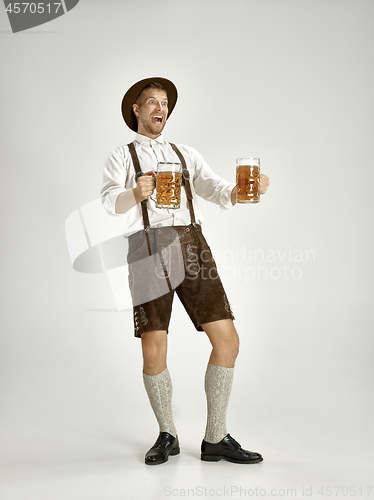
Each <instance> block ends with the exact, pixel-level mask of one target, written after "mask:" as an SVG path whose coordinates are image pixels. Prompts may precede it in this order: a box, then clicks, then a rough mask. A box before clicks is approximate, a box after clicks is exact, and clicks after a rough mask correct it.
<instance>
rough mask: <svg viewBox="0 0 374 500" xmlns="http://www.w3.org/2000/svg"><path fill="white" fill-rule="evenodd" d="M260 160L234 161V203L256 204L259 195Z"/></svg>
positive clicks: (239, 159) (238, 159)
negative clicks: (235, 191) (235, 190)
mask: <svg viewBox="0 0 374 500" xmlns="http://www.w3.org/2000/svg"><path fill="white" fill-rule="evenodd" d="M259 183H260V158H237V159H236V187H237V189H238V191H237V193H236V201H237V202H238V203H258V202H259V201H260V193H259V192H258V188H259Z"/></svg>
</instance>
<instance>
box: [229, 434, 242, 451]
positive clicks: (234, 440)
mask: <svg viewBox="0 0 374 500" xmlns="http://www.w3.org/2000/svg"><path fill="white" fill-rule="evenodd" d="M228 436H230V440H231V441H233V442H234V443H235V444H237V445H238V446H239V448H241V447H242V445H241V444H240V443H238V442H237V440H236V439H234V438H233V437H232V436H231V435H230V434H228Z"/></svg>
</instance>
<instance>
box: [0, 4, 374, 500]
mask: <svg viewBox="0 0 374 500" xmlns="http://www.w3.org/2000/svg"><path fill="white" fill-rule="evenodd" d="M373 15H374V4H373V2H371V1H363V0H358V1H344V0H340V1H338V0H336V1H334V0H327V1H321V0H317V1H313V2H312V1H306V0H280V1H275V0H265V1H260V0H254V1H251V0H247V1H237V0H234V1H233V2H227V3H226V2H213V1H197V0H196V1H194V0H193V1H187V2H180V1H174V2H171V1H165V0H161V1H160V2H158V3H157V4H155V3H154V2H151V1H149V0H145V1H143V2H142V6H141V9H140V8H139V6H138V4H137V3H136V2H125V1H123V2H122V1H115V0H105V1H104V0H103V1H99V0H81V1H80V2H79V4H78V5H77V6H76V7H75V8H74V9H73V10H71V12H69V13H68V14H66V15H64V16H61V17H60V18H58V19H56V20H54V21H52V22H50V23H48V24H45V25H43V26H40V27H37V28H34V29H32V30H29V31H24V32H21V33H18V34H12V33H11V31H10V26H9V22H8V19H7V17H6V13H5V9H2V7H1V8H0V31H1V33H0V39H1V46H2V52H1V82H2V84H1V109H2V112H1V121H2V133H1V138H0V141H1V147H0V154H1V186H2V195H1V200H0V203H1V236H2V245H1V254H2V259H1V263H2V274H1V275H2V279H1V284H2V286H1V294H2V295H1V297H2V301H1V303H2V313H1V421H2V429H3V440H4V443H5V445H4V448H3V449H4V450H7V453H9V455H7V456H8V458H7V459H5V461H6V464H8V465H9V464H12V463H16V462H17V460H21V459H19V456H20V455H22V453H21V448H22V447H21V445H20V444H19V443H20V442H24V443H28V442H29V441H28V440H31V441H30V443H34V441H32V436H38V437H40V439H42V437H43V436H52V435H53V436H74V435H79V436H82V435H83V436H85V435H99V436H103V441H105V438H106V437H107V438H108V439H111V440H113V442H114V441H116V440H120V441H121V443H123V444H124V448H123V450H122V452H123V453H124V454H125V453H126V443H128V444H129V445H130V444H131V445H132V446H133V447H134V449H135V448H136V443H137V442H138V440H139V439H141V442H142V446H143V447H146V446H147V444H151V442H152V441H153V440H154V439H155V437H156V435H157V425H156V422H155V420H154V418H153V415H152V413H151V409H150V408H149V405H148V401H147V399H146V395H145V391H144V389H143V386H142V378H141V371H142V360H141V349H140V342H139V340H137V339H134V338H133V332H132V315H131V313H130V312H129V311H122V312H118V311H117V310H116V307H115V303H114V299H113V296H112V293H111V289H110V286H109V283H108V280H107V277H106V275H105V274H83V273H78V272H76V271H75V270H73V268H72V265H71V262H70V259H69V254H68V250H67V244H66V237H65V221H66V219H67V217H68V216H69V215H70V214H71V213H72V212H74V211H75V210H77V209H78V208H79V207H81V206H83V205H85V204H87V203H89V202H91V201H93V200H95V199H97V198H99V193H100V189H101V180H102V170H103V165H104V162H105V160H106V157H107V154H108V153H109V152H110V151H111V150H112V149H114V148H115V147H116V146H118V145H122V144H126V143H128V142H130V141H131V140H132V139H133V134H132V132H131V131H130V130H129V129H128V128H127V127H126V126H125V124H124V122H123V121H122V117H121V113H120V103H121V99H122V96H123V94H124V92H125V91H126V90H127V88H128V87H129V86H130V85H132V84H133V83H134V82H135V81H137V80H139V79H141V78H146V77H148V76H164V77H166V78H169V79H171V80H172V81H174V82H175V84H176V86H177V87H178V90H179V101H178V104H177V107H176V109H175V111H174V113H173V116H172V117H171V119H170V120H169V122H168V123H167V126H166V128H165V131H164V136H165V138H166V140H170V141H172V142H176V143H185V144H189V145H191V146H193V147H195V148H196V149H197V150H198V151H199V152H201V153H202V154H203V156H204V158H205V159H206V161H207V162H208V163H209V164H210V165H211V166H212V167H213V169H214V170H215V171H216V172H217V173H218V174H219V175H221V176H223V177H225V178H226V179H227V180H231V181H233V180H234V177H235V159H236V158H237V157H243V156H252V157H259V158H261V166H262V171H263V172H264V173H266V174H268V175H269V177H270V181H271V184H270V187H269V190H268V193H267V194H266V195H265V196H263V198H262V199H261V202H260V203H259V204H258V205H253V206H247V205H246V206H236V207H234V208H233V209H232V210H230V211H228V212H225V213H221V212H220V210H219V208H218V207H217V206H214V205H211V204H209V203H207V202H202V203H201V204H202V209H203V213H204V216H205V219H204V231H205V235H206V237H207V240H208V241H209V243H210V245H211V247H212V250H213V253H214V254H215V255H216V260H217V264H218V266H219V270H220V271H221V274H222V277H223V281H224V284H225V287H226V290H227V294H228V296H229V299H230V302H231V305H232V308H233V310H234V313H235V316H236V326H237V329H238V332H239V335H240V338H241V352H240V355H239V358H238V360H237V365H236V372H235V382H234V388H233V392H232V398H231V404H230V408H229V413H228V422H229V431H230V432H231V433H232V434H233V435H234V436H235V437H237V439H238V440H239V441H240V442H242V444H243V445H247V444H248V446H249V447H250V446H251V444H252V447H253V448H255V449H258V450H259V451H262V452H263V453H264V454H265V453H266V451H267V456H269V454H271V453H273V454H275V455H276V456H277V457H278V458H281V457H282V453H283V451H282V450H284V449H288V448H289V447H292V446H294V445H296V443H303V444H305V449H307V450H309V452H310V450H314V451H315V453H319V452H320V453H321V454H322V455H323V456H324V460H326V461H328V460H330V459H331V461H333V460H335V458H336V457H344V456H345V452H346V450H347V449H349V450H350V453H352V454H354V455H355V456H360V460H362V461H363V462H365V463H366V464H367V463H368V460H369V458H370V450H371V447H372V437H373V435H372V429H371V426H370V423H371V421H372V419H373V401H372V382H373V369H372V361H371V358H372V356H371V353H372V348H373V340H372V338H373V337H372V331H373V312H372V308H371V302H372V296H373V265H372V255H373V250H374V249H373V237H372V213H373V197H372V185H373V181H374V175H373V161H372V144H373V99H372V89H373V87H374V72H373V61H372V46H373V41H374V40H373V38H374V37H373V31H372V19H373ZM209 351H210V348H209V343H208V341H207V339H206V338H205V335H204V334H202V333H198V332H196V331H195V330H194V329H193V327H192V324H191V323H190V322H189V319H188V317H187V315H186V314H185V312H184V311H183V309H182V308H181V306H180V305H179V304H178V300H177V299H176V303H175V309H174V312H173V316H172V322H171V331H170V335H169V360H168V364H169V370H170V372H171V375H172V379H173V383H174V406H175V420H176V424H177V427H178V428H179V429H180V434H181V435H182V436H183V439H184V441H185V442H190V444H192V445H193V446H196V449H197V448H198V446H199V443H200V440H201V438H202V437H203V433H204V428H205V396H204V390H203V377H204V372H205V367H206V363H207V359H208V356H209ZM139 435H141V438H138V436H139ZM38 439H39V438H38ZM13 443H18V444H17V445H15V446H13ZM32 447H33V445H31V444H30V447H29V448H32ZM138 452H139V453H140V452H141V453H142V452H143V448H140V450H138ZM29 453H31V452H30V449H29ZM9 456H10V457H11V458H9ZM32 456H33V455H32V454H31V455H30V457H32ZM30 457H29V458H30ZM25 460H26V459H25ZM25 469H26V465H25ZM73 497H74V496H70V498H73ZM7 498H11V497H10V496H8V497H7ZM29 498H30V497H29ZM40 498H44V497H40ZM50 498H51V497H50ZM58 498H60V497H58ZM77 498H78V496H77ZM79 498H81V497H79ZM91 498H95V497H94V496H91ZM100 498H101V497H100Z"/></svg>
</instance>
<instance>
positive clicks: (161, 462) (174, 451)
mask: <svg viewBox="0 0 374 500" xmlns="http://www.w3.org/2000/svg"><path fill="white" fill-rule="evenodd" d="M180 452H181V449H180V448H174V449H173V450H171V452H170V453H169V455H168V456H167V457H166V460H158V461H157V462H147V461H146V462H145V463H146V465H160V464H164V463H166V462H167V461H168V460H169V457H170V455H179V453H180Z"/></svg>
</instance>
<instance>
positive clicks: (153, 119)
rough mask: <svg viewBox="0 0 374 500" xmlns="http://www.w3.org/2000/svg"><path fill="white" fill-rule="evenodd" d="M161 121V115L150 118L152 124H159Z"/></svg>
mask: <svg viewBox="0 0 374 500" xmlns="http://www.w3.org/2000/svg"><path fill="white" fill-rule="evenodd" d="M162 121H163V117H162V116H161V115H155V116H152V122H153V123H157V124H161V123H162Z"/></svg>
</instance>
